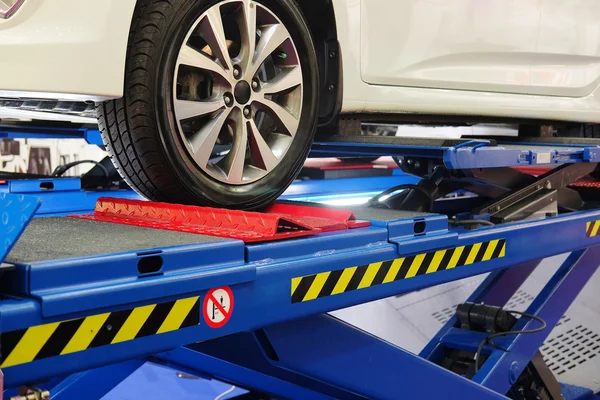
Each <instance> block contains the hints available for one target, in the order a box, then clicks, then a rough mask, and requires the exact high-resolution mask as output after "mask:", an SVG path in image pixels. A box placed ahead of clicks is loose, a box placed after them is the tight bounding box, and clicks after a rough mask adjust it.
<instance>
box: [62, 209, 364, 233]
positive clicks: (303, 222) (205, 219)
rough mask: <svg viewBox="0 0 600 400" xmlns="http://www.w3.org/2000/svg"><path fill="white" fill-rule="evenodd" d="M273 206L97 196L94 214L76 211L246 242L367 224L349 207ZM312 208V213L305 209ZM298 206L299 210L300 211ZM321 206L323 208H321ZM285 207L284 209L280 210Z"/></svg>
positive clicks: (90, 217)
mask: <svg viewBox="0 0 600 400" xmlns="http://www.w3.org/2000/svg"><path fill="white" fill-rule="evenodd" d="M291 207H292V208H290V206H286V207H283V208H280V209H279V211H277V210H278V208H275V209H274V210H272V211H270V212H267V213H258V212H248V211H234V210H225V209H220V208H211V207H197V206H186V205H179V204H177V205H176V204H168V203H155V202H149V201H139V200H127V199H113V198H100V199H98V202H97V203H96V208H95V210H94V214H91V215H76V216H72V217H73V218H82V219H88V220H95V221H101V222H111V223H119V224H126V225H135V226H141V227H146V228H156V229H165V230H175V231H180V232H188V233H196V234H203V235H211V236H218V237H226V238H231V239H240V240H243V241H244V242H246V243H250V242H264V241H272V240H281V239H288V238H292V237H300V236H308V235H313V234H316V233H320V232H323V231H332V230H343V229H348V228H350V227H360V226H368V224H369V222H368V221H367V222H363V221H360V222H358V221H353V222H352V221H347V220H349V219H352V220H355V218H354V215H353V214H352V213H351V212H350V211H343V210H335V211H332V214H331V216H330V217H326V216H325V215H327V214H326V210H327V209H320V208H318V207H306V206H299V208H298V210H296V213H297V214H298V215H294V210H293V208H294V207H296V206H291ZM311 208H314V209H315V211H314V213H312V214H311V213H310V212H309V210H308V209H311ZM300 209H302V213H300V211H299V210H300ZM324 210H325V211H324ZM283 211H285V212H283Z"/></svg>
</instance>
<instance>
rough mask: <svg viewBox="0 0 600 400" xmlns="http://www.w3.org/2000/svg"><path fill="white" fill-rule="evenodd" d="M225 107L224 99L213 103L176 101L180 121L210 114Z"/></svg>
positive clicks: (176, 111) (176, 112)
mask: <svg viewBox="0 0 600 400" xmlns="http://www.w3.org/2000/svg"><path fill="white" fill-rule="evenodd" d="M223 107H225V102H224V101H223V99H218V100H213V101H191V100H180V99H175V115H176V116H177V119H179V120H180V121H181V120H186V119H190V118H194V117H200V116H203V115H206V114H210V113H213V112H215V111H217V110H219V109H221V108H223Z"/></svg>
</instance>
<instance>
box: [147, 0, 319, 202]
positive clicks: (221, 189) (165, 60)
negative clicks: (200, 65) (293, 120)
mask: <svg viewBox="0 0 600 400" xmlns="http://www.w3.org/2000/svg"><path fill="white" fill-rule="evenodd" d="M219 2H220V1H217V0H209V1H189V0H188V1H184V2H182V3H183V4H182V5H181V7H176V8H174V10H173V12H172V14H171V20H170V21H169V23H168V24H167V30H166V32H165V34H164V36H163V37H164V39H163V42H162V48H161V49H160V51H159V53H158V54H159V58H158V62H157V65H156V67H157V70H156V72H157V74H156V86H155V87H156V88H157V89H158V90H157V101H156V105H155V107H156V118H157V123H158V124H157V125H158V129H159V134H160V135H159V136H160V138H161V142H162V143H161V144H162V146H163V148H164V150H165V153H166V156H167V159H168V161H169V163H170V164H171V167H172V169H173V171H174V173H175V174H176V176H177V177H178V179H179V180H180V181H181V183H182V184H183V185H184V186H185V187H186V189H187V190H188V191H189V192H190V193H192V194H193V195H194V196H195V197H196V198H197V199H198V201H199V202H201V203H207V204H208V205H215V206H225V207H233V208H245V209H255V208H258V207H261V206H262V205H264V204H267V203H270V202H272V201H274V200H276V198H277V197H278V196H279V195H280V194H281V193H282V192H283V191H284V190H285V189H286V188H287V187H288V186H289V185H290V184H291V183H292V181H293V180H294V179H295V177H296V176H297V174H298V173H299V172H300V169H301V168H302V165H303V164H304V161H305V159H306V157H307V156H308V152H309V150H310V146H311V144H312V140H313V137H314V132H315V129H316V124H317V115H318V96H317V94H318V92H319V90H318V88H319V80H318V65H317V57H316V54H315V50H314V46H313V42H312V39H311V36H310V32H309V29H308V27H307V26H306V23H305V22H304V19H303V17H302V14H301V13H300V11H299V10H298V8H297V6H295V4H293V3H292V2H291V1H290V0H255V2H256V3H261V4H263V5H265V6H266V7H268V8H269V9H270V10H271V11H272V12H273V13H275V14H276V15H277V17H278V18H279V19H280V20H281V22H283V24H284V25H285V26H286V28H287V29H288V31H289V33H290V35H291V37H292V40H293V41H294V44H295V46H296V51H297V52H298V57H299V60H300V65H301V67H302V78H303V105H302V112H301V115H300V119H299V126H298V131H297V133H296V135H295V137H294V140H293V141H292V143H291V145H290V147H289V149H288V151H287V153H286V155H285V156H284V158H283V159H282V160H281V161H280V162H279V164H278V165H277V166H276V167H275V168H274V169H273V170H272V171H271V172H270V173H269V174H268V175H266V176H264V177H263V178H261V179H259V180H257V181H255V182H252V183H248V184H245V185H228V184H226V183H223V182H220V181H218V180H216V179H214V178H212V177H211V176H210V175H208V174H207V173H205V172H204V171H202V170H201V169H200V168H199V167H198V166H197V164H196V163H195V162H194V160H193V159H192V157H191V155H190V154H189V152H188V150H187V147H186V146H185V144H184V143H183V139H182V138H181V137H180V135H179V133H178V128H177V122H176V120H175V114H174V112H173V79H174V71H175V64H176V60H177V56H178V54H179V50H180V48H181V45H182V44H183V40H184V39H185V37H186V35H187V33H188V31H189V29H190V28H191V27H192V25H193V23H194V22H195V21H196V20H197V19H198V18H199V17H200V16H201V15H202V14H203V13H204V12H205V11H206V10H208V9H209V8H210V7H212V6H214V5H215V4H217V3H219Z"/></svg>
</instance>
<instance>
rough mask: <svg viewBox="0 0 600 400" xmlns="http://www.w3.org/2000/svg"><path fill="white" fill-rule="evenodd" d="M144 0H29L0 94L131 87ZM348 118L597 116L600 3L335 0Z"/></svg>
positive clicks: (5, 33) (3, 38)
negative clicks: (136, 24) (136, 15)
mask: <svg viewBox="0 0 600 400" xmlns="http://www.w3.org/2000/svg"><path fill="white" fill-rule="evenodd" d="M135 5H136V0H102V1H97V0H25V1H24V3H23V4H22V6H21V7H20V9H19V10H18V11H17V12H16V13H15V14H14V15H13V16H12V17H10V18H8V19H0V55H1V56H0V97H8V98H12V97H34V98H51V99H63V100H91V101H102V100H106V99H112V98H119V97H121V96H122V94H123V93H122V92H123V79H124V76H123V75H124V68H125V53H126V47H127V40H128V34H129V28H130V24H131V19H132V15H133V11H134V8H135ZM333 5H334V10H335V17H336V20H337V34H338V40H339V43H340V48H341V54H342V59H343V102H342V112H343V113H418V114H436V115H443V114H448V115H476V116H490V117H510V118H534V119H549V120H565V121H578V122H598V121H600V91H599V90H600V88H599V85H600V19H599V18H598V16H600V2H598V1H596V0H519V1H516V0H486V1H482V0H452V1H446V0H401V1H400V0H333Z"/></svg>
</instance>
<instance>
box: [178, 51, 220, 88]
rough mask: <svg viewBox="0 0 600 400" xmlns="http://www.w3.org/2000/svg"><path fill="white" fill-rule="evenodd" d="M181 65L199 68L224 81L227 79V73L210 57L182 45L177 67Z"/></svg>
mask: <svg viewBox="0 0 600 400" xmlns="http://www.w3.org/2000/svg"><path fill="white" fill-rule="evenodd" d="M182 64H183V65H188V66H190V67H196V68H200V69H202V70H205V71H209V72H212V73H215V74H218V75H220V76H221V77H223V78H224V79H227V80H228V79H229V78H228V76H227V72H226V71H225V69H223V67H221V66H220V65H219V64H217V63H216V62H214V61H213V60H211V59H210V57H208V56H206V55H204V54H202V53H201V52H199V51H197V50H195V49H193V48H191V47H190V46H188V45H184V46H183V47H182V48H181V52H180V53H179V58H178V60H177V67H179V65H182Z"/></svg>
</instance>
